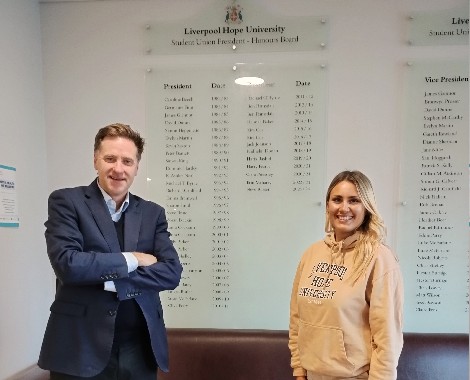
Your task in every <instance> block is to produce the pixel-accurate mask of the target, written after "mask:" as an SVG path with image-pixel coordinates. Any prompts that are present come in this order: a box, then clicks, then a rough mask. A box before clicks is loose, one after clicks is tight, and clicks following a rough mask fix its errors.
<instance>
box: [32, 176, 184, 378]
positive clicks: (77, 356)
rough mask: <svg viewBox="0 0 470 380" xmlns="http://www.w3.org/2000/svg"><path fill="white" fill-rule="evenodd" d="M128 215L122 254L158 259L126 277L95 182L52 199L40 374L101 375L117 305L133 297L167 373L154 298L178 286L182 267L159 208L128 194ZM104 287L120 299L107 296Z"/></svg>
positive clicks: (164, 341) (161, 324) (161, 325)
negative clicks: (51, 288) (49, 285)
mask: <svg viewBox="0 0 470 380" xmlns="http://www.w3.org/2000/svg"><path fill="white" fill-rule="evenodd" d="M125 213H126V216H125V218H126V219H125V224H124V252H133V251H137V252H144V253H151V254H153V255H155V256H156V257H157V260H158V262H157V263H155V264H153V265H150V266H147V267H138V269H137V270H135V271H133V272H131V273H128V269H127V264H126V260H125V258H124V256H123V255H122V254H121V253H120V252H121V249H120V247H119V241H118V237H117V233H116V229H115V227H114V223H113V221H112V219H111V217H110V214H109V211H108V208H107V206H106V203H105V201H104V199H103V195H102V194H101V191H100V189H99V187H98V185H97V183H96V180H95V181H94V182H93V183H92V184H91V185H90V186H81V187H76V188H71V189H61V190H56V191H54V192H53V193H52V194H51V195H50V197H49V216H48V220H47V221H46V223H45V226H46V232H45V236H46V244H47V253H48V255H49V259H50V262H51V265H52V268H53V269H54V272H55V274H56V277H57V289H56V296H55V300H54V302H53V303H52V305H51V308H50V310H51V314H50V317H49V321H48V324H47V328H46V331H45V334H44V340H43V344H42V348H41V353H40V356H39V361H38V364H39V366H40V367H41V368H44V369H48V370H52V371H55V372H62V373H66V374H70V375H74V376H81V377H91V376H94V375H96V374H98V373H100V372H101V371H102V370H103V369H104V368H105V366H106V365H107V363H108V360H109V357H110V353H111V347H112V344H113V336H114V323H115V319H116V311H117V309H118V306H119V302H120V301H121V300H126V299H130V298H135V300H136V301H137V303H138V304H139V306H140V308H141V309H142V312H143V314H144V317H145V320H146V322H147V326H148V329H149V332H150V338H151V344H152V349H153V352H154V355H155V359H156V361H157V364H158V366H159V367H160V369H162V370H163V371H168V347H167V339H166V331H165V325H164V321H163V310H162V305H161V302H160V296H159V292H161V291H163V290H171V289H174V288H176V286H178V284H179V281H180V278H181V272H182V266H181V264H180V261H179V259H178V254H177V252H176V250H175V248H174V247H173V244H172V242H171V240H170V233H169V232H168V230H167V227H168V224H167V221H166V216H165V211H164V209H163V208H162V207H161V206H159V205H157V204H155V203H153V202H149V201H146V200H143V199H141V198H139V197H137V196H135V195H132V194H130V198H129V206H128V208H127V210H126V212H125ZM109 280H112V281H114V284H115V286H116V290H117V293H115V292H109V291H105V290H104V282H105V281H109Z"/></svg>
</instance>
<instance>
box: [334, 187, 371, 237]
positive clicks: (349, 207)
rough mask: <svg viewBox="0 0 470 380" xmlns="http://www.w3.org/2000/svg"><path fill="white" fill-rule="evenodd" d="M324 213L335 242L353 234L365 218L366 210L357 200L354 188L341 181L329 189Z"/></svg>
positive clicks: (358, 199) (357, 195)
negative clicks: (327, 218)
mask: <svg viewBox="0 0 470 380" xmlns="http://www.w3.org/2000/svg"><path fill="white" fill-rule="evenodd" d="M326 211H327V212H328V216H329V218H330V223H331V225H332V227H333V230H334V232H335V239H336V241H340V240H344V239H346V238H347V237H348V236H351V235H352V234H354V232H356V230H357V229H358V228H359V227H360V226H361V224H362V222H363V221H364V218H365V216H366V208H365V207H364V205H363V204H362V202H361V199H360V198H359V194H358V193H357V189H356V186H355V185H354V184H353V183H351V182H349V181H341V182H339V183H338V184H336V186H335V187H333V189H331V192H330V197H329V199H328V204H327V206H326Z"/></svg>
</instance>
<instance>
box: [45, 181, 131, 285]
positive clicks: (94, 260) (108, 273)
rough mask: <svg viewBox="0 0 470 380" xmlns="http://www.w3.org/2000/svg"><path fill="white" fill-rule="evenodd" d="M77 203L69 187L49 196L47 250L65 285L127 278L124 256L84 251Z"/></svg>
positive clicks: (57, 273)
mask: <svg viewBox="0 0 470 380" xmlns="http://www.w3.org/2000/svg"><path fill="white" fill-rule="evenodd" d="M79 224H80V216H79V213H78V212H77V206H76V205H75V204H74V203H73V201H72V197H71V196H70V193H68V192H67V190H64V189H62V190H56V191H54V192H53V193H52V194H51V195H50V196H49V201H48V219H47V221H46V223H45V226H46V231H45V237H46V244H47V253H48V255H49V260H50V262H51V265H52V268H53V270H54V272H55V274H56V276H57V278H58V279H59V280H60V281H61V282H62V283H64V284H69V285H80V284H81V285H86V284H99V283H104V282H105V281H108V280H114V279H116V278H119V277H127V276H128V273H127V263H126V260H125V258H124V256H123V255H117V254H115V253H109V252H95V251H93V250H89V251H88V252H85V251H84V240H83V235H82V232H81V231H80V227H79Z"/></svg>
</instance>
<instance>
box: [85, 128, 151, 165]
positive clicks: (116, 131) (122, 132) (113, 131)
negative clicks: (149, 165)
mask: <svg viewBox="0 0 470 380" xmlns="http://www.w3.org/2000/svg"><path fill="white" fill-rule="evenodd" d="M106 137H111V138H114V137H123V138H126V139H129V140H131V141H133V142H134V144H135V146H136V147H137V160H138V161H140V158H141V157H142V152H143V151H144V145H145V140H144V139H143V138H142V137H140V134H139V133H138V132H136V131H134V130H133V129H132V128H131V127H130V126H129V125H127V124H121V123H114V124H110V125H107V126H106V127H103V128H101V129H100V130H99V131H98V133H97V134H96V136H95V146H94V149H95V150H94V151H95V152H96V151H97V150H99V148H100V145H101V141H103V140H104V139H105V138H106Z"/></svg>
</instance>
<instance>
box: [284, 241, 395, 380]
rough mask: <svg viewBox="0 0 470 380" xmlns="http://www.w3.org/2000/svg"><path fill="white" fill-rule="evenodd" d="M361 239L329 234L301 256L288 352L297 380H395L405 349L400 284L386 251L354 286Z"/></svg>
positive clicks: (382, 249)
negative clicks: (357, 245) (356, 250)
mask: <svg viewBox="0 0 470 380" xmlns="http://www.w3.org/2000/svg"><path fill="white" fill-rule="evenodd" d="M358 238H359V233H356V234H354V235H352V236H350V237H348V238H347V239H345V240H344V241H341V242H336V241H335V240H334V238H333V237H332V235H331V234H329V235H327V236H326V238H325V239H324V240H322V241H319V242H316V243H314V244H312V245H311V246H310V247H309V248H308V249H307V251H306V252H305V253H304V254H303V256H302V258H301V260H300V263H299V266H298V268H297V273H296V275H295V279H294V284H293V288H292V296H291V305H290V325H289V348H290V350H291V357H292V359H291V366H292V368H293V375H294V376H306V374H307V371H308V372H309V379H322V380H326V379H332V380H333V379H350V378H355V377H359V376H361V374H362V376H361V378H364V376H366V377H365V378H367V375H366V374H367V372H369V377H368V379H369V380H395V379H396V376H397V375H396V367H397V365H398V358H399V356H400V353H401V349H402V346H403V334H402V312H403V282H402V277H401V273H400V268H399V266H398V262H397V259H396V257H395V256H394V255H393V253H392V252H391V251H390V250H389V249H388V248H387V247H385V246H384V245H381V246H380V247H379V248H378V249H377V251H376V252H375V253H374V257H373V259H372V262H371V264H370V265H369V267H368V268H367V271H366V273H365V274H364V275H363V276H362V277H360V278H359V279H358V280H357V281H356V282H355V283H353V281H352V280H351V275H352V272H353V266H354V247H355V243H356V241H357V239H358Z"/></svg>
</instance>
